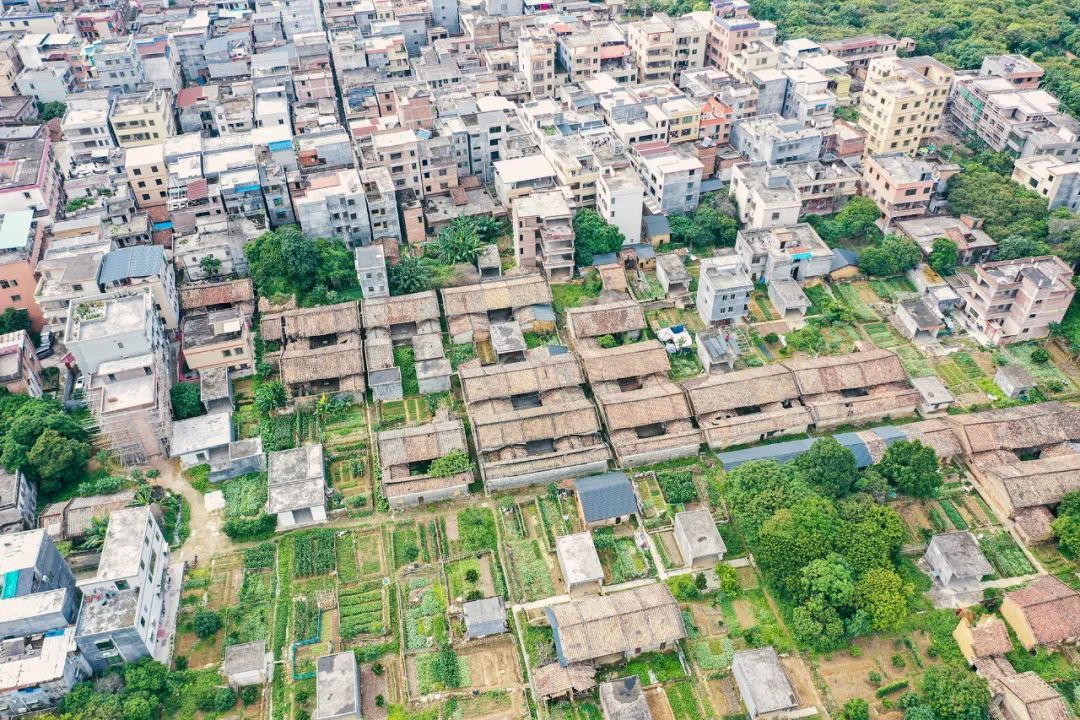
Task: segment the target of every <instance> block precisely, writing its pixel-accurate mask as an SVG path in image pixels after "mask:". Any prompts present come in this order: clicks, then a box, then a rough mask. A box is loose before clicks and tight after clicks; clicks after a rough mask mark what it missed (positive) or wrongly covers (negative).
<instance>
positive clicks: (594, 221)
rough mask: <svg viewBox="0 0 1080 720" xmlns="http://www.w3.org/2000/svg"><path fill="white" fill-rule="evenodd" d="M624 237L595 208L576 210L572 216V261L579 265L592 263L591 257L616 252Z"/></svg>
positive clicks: (624, 239)
mask: <svg viewBox="0 0 1080 720" xmlns="http://www.w3.org/2000/svg"><path fill="white" fill-rule="evenodd" d="M625 241H626V238H624V237H623V234H622V232H621V231H620V230H619V228H617V227H615V226H614V225H609V224H608V223H606V222H605V221H604V219H603V218H602V217H600V215H599V213H597V212H596V211H595V210H590V209H588V208H585V209H583V210H578V212H577V214H576V215H575V216H574V262H576V263H577V264H578V266H579V267H584V266H586V265H590V264H592V261H593V258H595V257H596V256H597V255H603V254H604V253H611V252H616V251H617V250H618V249H619V248H621V247H622V246H623V243H624V242H625Z"/></svg>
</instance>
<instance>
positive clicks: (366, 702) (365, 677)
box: [360, 655, 405, 720]
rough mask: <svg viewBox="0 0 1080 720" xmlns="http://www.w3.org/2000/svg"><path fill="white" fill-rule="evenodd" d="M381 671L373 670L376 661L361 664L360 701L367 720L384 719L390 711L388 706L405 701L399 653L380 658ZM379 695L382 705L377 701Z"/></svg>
mask: <svg viewBox="0 0 1080 720" xmlns="http://www.w3.org/2000/svg"><path fill="white" fill-rule="evenodd" d="M378 664H379V666H380V667H381V670H380V672H378V673H376V672H375V671H374V670H373V667H374V665H375V663H362V664H361V665H360V687H361V688H363V692H361V693H360V701H361V703H362V705H363V712H362V715H363V717H364V718H366V719H367V720H384V718H386V716H387V714H388V712H387V708H386V706H387V705H389V704H396V703H400V702H404V700H405V697H404V695H403V693H402V688H401V681H400V680H399V678H400V677H401V662H400V660H399V659H398V656H397V655H385V656H383V657H382V658H380V659H379V660H378ZM377 697H382V699H383V703H382V707H380V706H379V704H378V703H377V702H376V700H375V699H376V698H377Z"/></svg>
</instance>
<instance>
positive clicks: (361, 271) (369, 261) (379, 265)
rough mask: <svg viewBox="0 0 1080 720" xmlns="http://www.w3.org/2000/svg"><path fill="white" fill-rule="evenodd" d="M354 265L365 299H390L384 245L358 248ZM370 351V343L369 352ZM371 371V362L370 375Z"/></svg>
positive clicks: (369, 364)
mask: <svg viewBox="0 0 1080 720" xmlns="http://www.w3.org/2000/svg"><path fill="white" fill-rule="evenodd" d="M353 264H354V265H355V267H356V277H357V278H359V280H360V290H361V291H362V292H363V293H364V298H365V299H374V298H388V297H390V280H389V278H388V277H387V273H386V254H385V251H384V250H383V246H382V245H369V246H367V247H358V248H356V250H355V251H354V252H353ZM370 350H371V343H370V341H369V343H368V351H369V352H370ZM369 357H370V355H369ZM371 369H372V368H371V363H370V361H369V362H368V373H369V374H370V372H371Z"/></svg>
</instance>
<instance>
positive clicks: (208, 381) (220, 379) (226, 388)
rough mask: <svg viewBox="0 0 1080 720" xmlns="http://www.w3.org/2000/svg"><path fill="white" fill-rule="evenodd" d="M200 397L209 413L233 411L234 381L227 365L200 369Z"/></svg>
mask: <svg viewBox="0 0 1080 720" xmlns="http://www.w3.org/2000/svg"><path fill="white" fill-rule="evenodd" d="M199 399H200V400H201V401H202V404H203V407H204V408H206V412H208V413H213V412H220V411H223V410H228V411H230V412H231V411H232V409H233V395H232V382H230V381H229V368H228V367H227V366H225V365H213V366H211V367H205V368H203V369H201V370H199Z"/></svg>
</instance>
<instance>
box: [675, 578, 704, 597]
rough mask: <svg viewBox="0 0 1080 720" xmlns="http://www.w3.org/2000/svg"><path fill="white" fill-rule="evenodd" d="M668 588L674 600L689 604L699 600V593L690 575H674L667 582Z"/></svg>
mask: <svg viewBox="0 0 1080 720" xmlns="http://www.w3.org/2000/svg"><path fill="white" fill-rule="evenodd" d="M668 588H670V589H671V594H672V595H674V596H675V599H676V600H679V601H682V602H689V601H691V600H700V599H701V591H700V590H699V589H698V587H697V584H696V583H695V582H694V578H693V577H691V576H690V575H676V576H675V577H673V578H671V579H670V580H668Z"/></svg>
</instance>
